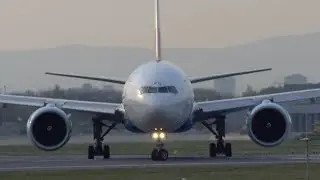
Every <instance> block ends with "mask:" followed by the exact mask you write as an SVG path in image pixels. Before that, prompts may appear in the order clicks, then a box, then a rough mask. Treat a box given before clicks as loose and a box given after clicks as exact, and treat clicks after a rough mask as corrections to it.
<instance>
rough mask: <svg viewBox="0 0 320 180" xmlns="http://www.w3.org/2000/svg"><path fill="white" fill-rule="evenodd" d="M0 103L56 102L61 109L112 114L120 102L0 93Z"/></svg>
mask: <svg viewBox="0 0 320 180" xmlns="http://www.w3.org/2000/svg"><path fill="white" fill-rule="evenodd" d="M0 103H1V104H6V105H21V106H34V107H42V106H44V104H56V105H59V106H60V107H61V109H66V110H75V111H83V112H91V113H103V114H111V115H112V114H114V113H115V112H116V110H117V109H118V108H120V107H121V104H117V103H105V102H90V101H77V100H66V99H53V98H43V97H30V96H15V95H0Z"/></svg>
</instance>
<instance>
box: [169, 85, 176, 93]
mask: <svg viewBox="0 0 320 180" xmlns="http://www.w3.org/2000/svg"><path fill="white" fill-rule="evenodd" d="M168 90H169V92H170V93H173V94H177V93H178V91H177V89H176V87H174V86H168Z"/></svg>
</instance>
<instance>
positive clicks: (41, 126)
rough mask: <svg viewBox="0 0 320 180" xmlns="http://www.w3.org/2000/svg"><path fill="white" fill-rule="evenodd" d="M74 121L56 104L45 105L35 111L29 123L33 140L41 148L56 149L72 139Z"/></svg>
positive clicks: (46, 149)
mask: <svg viewBox="0 0 320 180" xmlns="http://www.w3.org/2000/svg"><path fill="white" fill-rule="evenodd" d="M71 130H72V123H71V121H70V120H69V118H68V116H67V114H66V113H65V112H64V111H62V110H61V109H59V108H57V107H54V106H45V107H42V108H39V109H37V110H36V111H35V112H33V113H32V114H31V116H30V118H29V120H28V123H27V134H28V136H29V138H30V140H31V142H32V143H33V144H34V145H35V146H36V147H38V148H39V149H41V150H44V151H54V150H57V149H60V148H61V147H63V146H64V145H65V144H66V143H67V142H68V141H69V139H70V136H71Z"/></svg>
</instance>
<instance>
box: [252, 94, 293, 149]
mask: <svg viewBox="0 0 320 180" xmlns="http://www.w3.org/2000/svg"><path fill="white" fill-rule="evenodd" d="M247 129H248V135H249V137H250V138H251V140H252V141H253V142H255V143H257V144H258V145H260V146H264V147H274V146H277V145H279V144H280V143H282V142H283V140H285V138H286V136H287V135H288V134H289V132H290V130H291V117H290V115H289V113H288V112H287V111H286V110H285V109H284V108H283V107H282V106H280V105H278V104H276V103H273V102H270V101H269V100H266V101H264V102H262V103H261V104H259V105H257V106H256V107H254V108H253V109H252V111H251V112H250V113H249V116H248V118H247Z"/></svg>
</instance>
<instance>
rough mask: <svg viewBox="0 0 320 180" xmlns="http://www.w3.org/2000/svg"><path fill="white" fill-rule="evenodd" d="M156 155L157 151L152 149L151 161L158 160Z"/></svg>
mask: <svg viewBox="0 0 320 180" xmlns="http://www.w3.org/2000/svg"><path fill="white" fill-rule="evenodd" d="M158 154H159V152H158V149H156V148H154V149H153V150H152V152H151V159H152V160H153V161H157V160H158Z"/></svg>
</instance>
